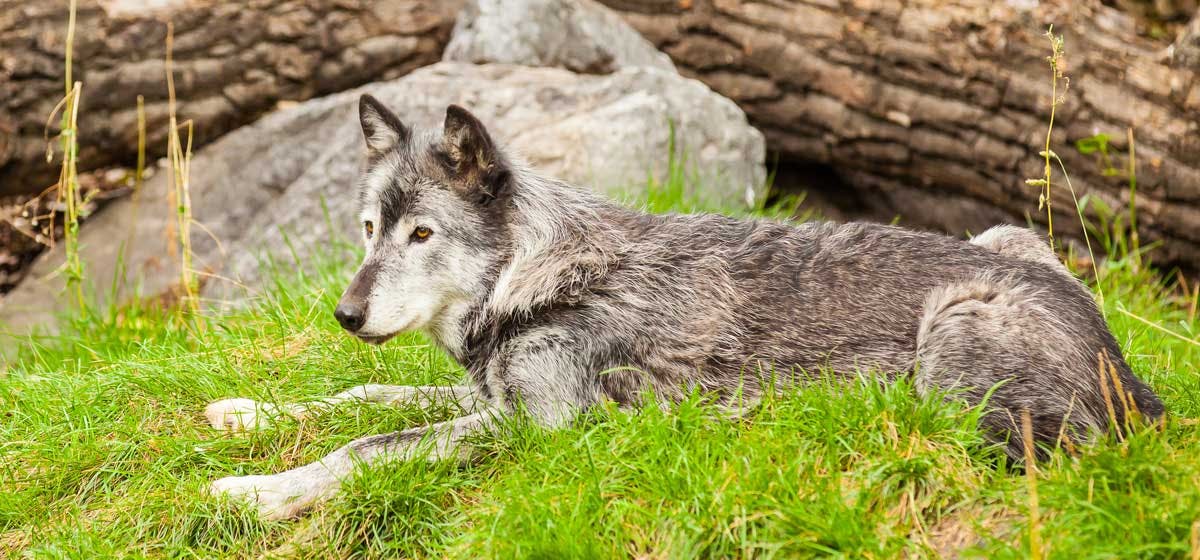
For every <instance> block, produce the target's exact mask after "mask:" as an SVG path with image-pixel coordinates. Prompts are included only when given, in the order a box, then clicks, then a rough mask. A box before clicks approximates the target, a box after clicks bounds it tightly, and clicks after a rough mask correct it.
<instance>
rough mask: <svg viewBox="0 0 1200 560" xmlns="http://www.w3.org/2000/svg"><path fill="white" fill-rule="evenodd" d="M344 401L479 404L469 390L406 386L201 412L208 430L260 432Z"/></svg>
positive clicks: (225, 405) (471, 407) (216, 406)
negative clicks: (278, 420)
mask: <svg viewBox="0 0 1200 560" xmlns="http://www.w3.org/2000/svg"><path fill="white" fill-rule="evenodd" d="M346 401H362V402H372V403H382V404H391V405H406V404H407V405H413V406H417V407H420V408H429V407H430V406H433V405H434V404H437V403H439V402H448V403H455V404H456V405H457V406H458V407H459V408H461V409H462V410H463V411H464V412H466V413H471V412H475V410H476V409H477V408H478V404H479V401H478V400H477V399H476V396H475V394H474V392H473V391H472V390H471V387H469V386H466V385H450V386H439V385H430V386H406V385H376V384H368V385H359V386H357V387H354V388H351V389H349V390H346V391H342V392H341V393H338V394H336V395H334V396H332V397H327V398H324V399H321V400H318V401H315V402H310V403H297V404H288V405H282V406H276V405H274V404H271V403H264V402H259V401H254V400H251V399H224V400H220V401H216V402H213V403H212V404H210V405H208V406H207V407H206V408H205V409H204V416H205V418H207V419H208V423H209V425H210V426H212V427H213V428H215V429H217V430H224V431H245V430H261V429H263V428H266V427H267V426H269V425H270V424H271V421H272V420H273V419H274V418H278V417H280V416H290V417H292V418H297V419H299V418H304V417H306V416H309V415H312V414H316V413H319V412H322V411H325V410H328V409H330V408H333V407H334V406H337V405H338V404H341V403H343V402H346Z"/></svg>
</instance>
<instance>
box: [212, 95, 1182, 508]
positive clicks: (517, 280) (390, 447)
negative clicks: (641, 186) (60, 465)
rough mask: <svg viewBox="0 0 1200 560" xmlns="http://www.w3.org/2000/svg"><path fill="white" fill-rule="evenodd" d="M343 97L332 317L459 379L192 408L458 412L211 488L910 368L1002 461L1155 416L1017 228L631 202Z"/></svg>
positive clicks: (309, 498)
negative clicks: (951, 232) (304, 400)
mask: <svg viewBox="0 0 1200 560" xmlns="http://www.w3.org/2000/svg"><path fill="white" fill-rule="evenodd" d="M359 110H360V119H361V124H362V129H363V132H364V135H365V137H366V151H367V164H366V169H365V173H364V174H363V176H362V179H361V186H360V193H359V196H360V199H361V214H360V216H359V218H360V220H359V221H360V222H361V224H362V239H363V243H364V244H365V245H366V256H365V258H364V260H363V262H362V265H361V266H360V268H359V270H358V272H357V274H356V275H355V276H354V279H353V281H352V282H351V283H350V285H349V287H348V288H346V291H345V293H344V295H343V296H342V298H341V300H340V302H339V303H338V305H337V308H336V310H335V311H334V314H335V316H336V318H337V320H338V322H339V323H340V324H341V325H342V326H343V327H344V328H345V330H346V331H348V332H350V333H352V334H353V335H354V336H357V337H358V338H360V339H362V340H364V341H366V342H369V343H374V344H380V343H383V342H385V341H387V340H388V339H389V338H391V337H392V336H394V335H396V334H397V333H400V332H404V331H411V330H421V331H424V332H425V333H427V334H428V336H429V337H430V339H432V340H433V341H434V342H435V343H436V344H437V345H438V346H440V347H441V348H443V349H444V350H445V351H446V352H447V353H449V355H451V356H453V357H454V359H456V360H457V361H458V362H459V363H460V364H462V365H463V367H464V368H465V369H466V371H467V372H468V380H467V381H468V383H467V384H466V385H464V386H461V387H391V386H380V385H366V386H363V387H356V388H354V389H351V390H349V391H347V392H345V393H343V394H340V395H337V396H335V397H333V398H331V399H327V400H325V401H321V402H318V403H314V404H309V405H291V406H284V407H273V406H270V405H264V404H260V403H256V402H254V401H250V400H246V399H231V400H225V401H219V402H217V403H213V404H212V405H210V406H209V408H208V410H207V415H208V418H209V420H210V422H211V423H212V424H213V426H214V427H217V428H221V429H241V428H254V427H258V426H261V425H263V424H264V423H265V422H268V421H269V419H270V417H271V416H273V415H281V414H289V415H303V414H310V413H312V412H314V411H315V410H319V409H321V408H325V407H328V406H333V405H335V404H336V403H338V402H341V401H344V400H348V399H358V400H365V401H375V402H385V403H415V404H417V405H427V404H430V403H433V402H442V401H453V402H456V403H458V404H459V405H460V406H461V407H462V409H463V410H464V411H465V412H466V415H465V416H462V417H461V418H457V419H454V420H450V421H447V422H442V423H438V424H433V425H429V426H423V427H419V428H413V429H408V430H404V431H399V432H395V433H390V434H383V435H377V436H371V437H366V438H362V439H359V440H356V441H353V442H351V443H350V444H348V445H346V446H345V447H343V448H341V449H339V450H337V451H335V452H333V453H332V454H330V455H329V456H327V457H325V458H324V459H322V460H321V461H318V462H316V463H313V464H311V465H307V466H303V467H300V468H296V469H293V470H290V471H287V472H283V473H278V474H273V475H262V476H241V477H229V478H224V479H221V480H218V481H216V482H214V483H213V485H212V489H213V490H214V491H215V492H217V493H224V494H228V495H231V496H234V497H236V498H241V499H245V500H248V501H250V502H251V503H253V504H254V505H256V506H257V508H258V510H259V512H260V514H261V515H263V516H265V517H268V518H284V517H291V516H295V515H298V514H299V513H301V512H302V511H303V510H304V509H305V508H308V507H310V506H311V505H313V504H315V503H317V502H319V501H321V500H323V499H326V498H328V497H329V496H331V495H333V494H334V493H335V492H336V491H337V489H338V487H339V481H340V480H342V479H343V478H345V477H346V476H347V475H348V474H350V473H351V471H352V470H353V468H354V465H355V464H356V463H358V462H365V463H373V462H378V461H381V460H383V459H384V458H389V459H395V458H399V459H405V458H412V457H418V456H420V457H428V458H431V459H437V458H441V457H447V456H452V455H455V454H459V453H463V452H464V449H463V447H466V446H460V445H459V444H460V442H462V441H463V439H464V438H465V437H467V436H468V435H470V434H472V433H475V432H478V431H480V430H487V429H489V428H490V427H492V426H494V425H495V424H496V422H498V421H500V420H501V419H502V418H504V417H505V416H506V415H509V414H513V413H514V412H516V411H518V410H520V411H523V412H522V414H527V415H528V416H529V417H530V418H532V419H533V420H535V421H536V422H538V423H540V424H542V425H544V426H547V427H551V428H553V427H556V426H562V425H563V424H564V423H566V422H569V421H570V420H571V419H572V418H573V417H574V416H575V415H576V414H578V413H579V412H580V411H582V410H585V409H587V408H588V407H589V406H592V405H594V404H597V403H600V402H602V401H615V402H616V403H619V405H621V406H629V407H634V406H637V405H639V404H640V401H641V399H642V398H643V397H644V396H645V395H648V394H654V395H655V396H656V400H658V401H665V402H670V401H671V400H672V399H680V398H683V397H684V396H685V395H688V394H689V393H690V392H692V391H696V390H699V391H702V392H704V393H706V394H709V395H711V396H712V398H713V400H714V402H715V403H716V405H717V406H719V407H724V408H726V409H727V410H728V411H729V413H730V414H735V415H736V414H739V413H741V412H742V411H743V410H744V409H745V407H747V406H752V405H753V403H754V401H755V399H756V398H757V397H759V396H760V395H761V394H762V392H763V391H766V390H770V388H771V387H776V386H785V385H787V384H789V383H802V382H803V381H804V380H805V379H806V378H811V377H812V376H814V375H818V374H819V373H820V372H833V373H834V374H837V375H847V376H848V375H855V374H856V373H857V372H872V371H873V372H882V373H883V375H884V379H895V378H896V377H897V376H912V379H913V382H914V385H915V387H916V389H917V391H919V392H921V393H923V394H935V395H941V396H942V397H943V398H954V399H963V400H965V401H967V402H968V403H970V404H972V405H981V404H982V405H983V406H984V407H985V412H984V413H983V416H982V420H981V423H982V426H981V429H982V430H983V431H984V433H986V434H987V435H988V436H989V437H991V438H994V440H995V441H996V442H998V443H999V444H1000V445H1004V446H1005V449H1006V451H1007V453H1008V455H1010V456H1011V457H1013V458H1014V459H1017V460H1019V459H1020V458H1021V457H1022V455H1023V453H1024V451H1025V445H1024V442H1025V440H1024V439H1022V437H1021V435H1020V434H1021V432H1020V428H1021V427H1022V426H1023V424H1022V421H1021V420H1020V419H1021V418H1022V415H1023V414H1025V413H1028V414H1029V418H1030V420H1031V421H1030V425H1031V427H1032V435H1033V439H1034V440H1035V441H1036V442H1037V444H1039V445H1040V446H1051V445H1053V444H1055V443H1056V442H1058V441H1061V439H1063V438H1068V439H1074V440H1075V441H1080V440H1085V439H1087V438H1090V437H1093V436H1094V435H1095V434H1097V433H1100V432H1103V431H1105V430H1108V429H1110V428H1113V429H1121V428H1122V427H1123V426H1125V423H1126V420H1127V416H1128V417H1129V419H1130V420H1132V418H1133V417H1134V416H1135V413H1134V411H1136V412H1137V414H1136V416H1141V417H1146V418H1156V417H1158V416H1161V415H1162V414H1163V406H1162V403H1161V402H1160V401H1159V399H1158V398H1157V397H1156V396H1155V395H1154V394H1153V393H1152V392H1151V390H1150V389H1149V388H1148V387H1147V386H1146V385H1145V384H1143V383H1142V382H1141V381H1139V380H1138V379H1137V378H1136V377H1134V375H1133V373H1132V372H1131V371H1130V368H1129V366H1128V365H1126V363H1125V360H1124V359H1123V358H1122V356H1121V350H1120V347H1119V346H1118V344H1117V342H1116V340H1114V338H1113V336H1112V334H1111V333H1110V332H1109V330H1108V327H1107V325H1106V324H1105V320H1104V318H1103V316H1102V315H1101V313H1100V311H1099V309H1098V308H1097V305H1096V303H1095V302H1094V301H1093V299H1092V296H1091V294H1090V293H1089V291H1088V290H1087V289H1086V287H1085V286H1084V285H1083V284H1082V283H1081V282H1080V281H1079V280H1077V279H1076V278H1074V277H1073V276H1072V275H1071V274H1070V272H1068V270H1067V269H1066V268H1065V267H1063V265H1062V264H1061V263H1060V262H1059V261H1058V259H1057V258H1056V256H1055V255H1054V253H1053V251H1052V250H1051V248H1050V247H1049V246H1048V245H1047V244H1046V243H1044V242H1043V241H1042V240H1041V238H1040V237H1039V236H1038V235H1036V234H1035V233H1033V232H1032V231H1029V230H1026V229H1021V228H1016V227H1011V226H999V227H996V228H993V229H991V230H988V231H987V232H985V233H984V234H982V235H979V236H977V237H975V238H974V239H973V240H971V241H970V242H965V241H960V240H956V239H952V238H950V237H946V236H943V235H938V234H932V233H921V232H915V231H908V230H905V229H901V228H897V227H889V226H883V225H872V224H864V223H851V224H840V225H839V224H833V223H805V224H800V225H788V224H782V223H772V222H768V221H756V220H738V219H733V218H729V217H724V216H718V215H668V216H662V215H648V214H644V213H641V212H638V211H636V210H632V209H628V208H625V207H622V206H620V205H617V204H614V203H610V202H608V201H606V200H604V199H602V198H600V197H599V196H597V195H595V194H592V193H590V192H588V191H586V190H583V189H579V188H576V187H572V186H570V185H567V184H564V183H563V182H561V181H557V180H554V179H551V178H547V177H543V176H541V175H539V174H537V173H536V172H535V171H533V170H531V169H528V168H527V167H526V166H525V165H523V164H522V163H521V162H519V161H518V160H517V159H516V158H515V157H513V156H512V155H510V154H508V153H507V152H506V151H505V150H504V149H503V148H502V147H501V146H500V145H499V144H498V143H497V142H496V141H495V140H493V138H492V136H491V135H490V134H489V133H488V131H487V130H486V129H485V127H484V125H483V124H482V123H481V122H480V121H479V120H478V119H477V118H475V117H474V116H473V115H472V114H471V113H469V112H468V111H466V110H465V109H462V108H460V107H457V106H453V105H452V106H450V107H449V108H448V109H447V110H446V116H445V123H444V126H443V129H442V130H440V131H439V130H424V131H421V130H413V129H411V128H410V127H408V126H406V125H405V124H404V123H403V122H402V121H401V120H400V118H399V117H397V116H396V115H395V114H393V113H392V112H391V111H389V110H388V109H387V108H385V107H384V106H383V105H382V104H380V103H379V102H378V101H376V100H375V99H373V98H371V97H370V96H363V97H362V99H361V101H360V107H359ZM1101 363H1103V364H1104V366H1103V369H1104V370H1106V371H1107V372H1108V373H1109V374H1110V375H1106V376H1101V374H1100V373H1099V371H1100V370H1101V367H1102V366H1101ZM781 382H782V383H781ZM985 400H986V402H985ZM1114 403H1116V405H1115V406H1114Z"/></svg>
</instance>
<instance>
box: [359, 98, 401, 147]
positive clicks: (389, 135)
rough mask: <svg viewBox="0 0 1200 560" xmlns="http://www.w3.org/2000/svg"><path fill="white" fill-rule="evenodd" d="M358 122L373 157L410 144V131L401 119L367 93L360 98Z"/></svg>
mask: <svg viewBox="0 0 1200 560" xmlns="http://www.w3.org/2000/svg"><path fill="white" fill-rule="evenodd" d="M358 120H359V123H361V124H362V129H363V136H364V137H366V139H367V150H368V151H370V152H371V155H379V154H382V153H384V152H386V151H388V150H391V149H392V148H395V147H397V146H399V145H401V144H403V143H405V142H408V139H409V130H408V127H406V126H404V123H402V122H400V117H397V116H396V114H395V113H393V112H391V111H389V110H388V108H387V107H384V106H383V103H380V102H379V100H378V99H375V98H374V97H371V96H370V95H368V94H365V93H364V94H363V95H362V97H359V98H358Z"/></svg>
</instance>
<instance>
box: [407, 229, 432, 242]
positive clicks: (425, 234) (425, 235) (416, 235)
mask: <svg viewBox="0 0 1200 560" xmlns="http://www.w3.org/2000/svg"><path fill="white" fill-rule="evenodd" d="M430 235H433V230H431V229H429V228H427V227H425V226H417V229H414V230H413V232H412V239H413V241H425V240H426V239H429V236H430Z"/></svg>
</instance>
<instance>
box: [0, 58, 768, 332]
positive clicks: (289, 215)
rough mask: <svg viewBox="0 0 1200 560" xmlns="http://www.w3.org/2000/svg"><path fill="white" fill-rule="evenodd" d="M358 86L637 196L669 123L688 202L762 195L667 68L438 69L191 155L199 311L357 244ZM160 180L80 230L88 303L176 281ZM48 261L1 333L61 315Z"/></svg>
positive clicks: (16, 301)
mask: <svg viewBox="0 0 1200 560" xmlns="http://www.w3.org/2000/svg"><path fill="white" fill-rule="evenodd" d="M364 92H369V93H371V94H372V95H374V96H376V97H378V98H379V99H380V100H382V101H383V102H384V103H386V104H387V105H388V106H389V107H391V108H392V109H393V110H394V111H395V112H396V113H397V114H398V115H400V117H401V118H402V119H404V120H405V121H406V122H408V123H410V124H413V125H416V126H420V127H437V126H440V124H441V121H442V118H443V115H444V112H445V109H446V106H447V105H448V104H451V103H457V104H460V105H462V106H464V107H467V108H468V109H470V110H471V111H473V112H474V113H475V114H476V115H477V116H479V117H480V118H481V119H482V120H483V122H484V123H485V124H486V125H487V126H488V128H489V131H490V132H491V133H492V134H493V136H495V137H496V138H497V139H498V140H499V141H500V142H502V143H504V144H506V145H507V146H509V147H510V148H511V149H513V150H515V151H517V152H518V153H520V154H522V155H523V156H524V158H525V159H527V160H528V161H529V162H530V163H532V164H533V165H534V166H535V167H537V168H539V169H541V170H542V171H543V172H545V173H547V174H550V175H554V176H558V177H561V178H564V179H567V180H569V181H571V182H573V183H575V184H579V185H586V186H590V187H593V188H596V189H599V190H602V191H606V192H611V193H617V192H623V191H626V190H627V189H630V188H637V187H642V188H644V187H645V185H646V183H647V181H646V179H647V177H648V176H653V177H658V178H659V179H662V178H665V176H666V173H667V162H668V154H669V150H670V149H671V146H672V140H671V136H672V134H671V129H672V125H673V128H674V136H675V138H674V149H675V150H677V151H678V152H679V153H680V154H687V162H688V166H689V168H691V170H692V171H693V172H694V173H695V174H696V175H697V176H698V177H699V179H700V180H699V181H698V182H695V183H694V185H696V190H694V191H693V193H692V194H694V195H696V196H697V197H698V198H700V199H704V200H708V201H710V202H713V203H718V204H725V205H731V204H748V203H751V202H753V201H755V200H757V199H758V198H759V197H760V196H762V195H763V189H764V183H765V171H764V168H763V159H764V144H763V137H762V135H761V134H760V133H759V132H758V131H757V130H755V129H754V128H752V127H751V126H750V125H749V124H748V123H747V121H746V117H745V115H744V114H743V113H742V111H741V110H740V109H738V108H737V106H736V105H734V103H733V102H732V101H730V100H728V99H726V98H724V97H721V96H720V95H717V94H716V93H714V92H713V91H712V90H710V89H709V88H708V87H707V86H705V85H703V84H701V83H700V82H697V81H694V80H690V79H687V78H683V77H681V76H679V75H678V74H677V73H675V72H674V71H664V70H661V69H658V68H648V67H633V68H624V69H620V70H617V71H616V72H615V73H612V74H608V75H582V74H575V73H572V72H568V71H566V70H562V69H555V68H530V67H523V66H508V65H472V64H463V63H451V62H442V63H438V64H435V65H433V66H429V67H426V68H422V69H420V70H417V71H416V72H413V73H412V74H410V75H408V76H405V77H403V78H400V79H397V80H394V81H390V82H382V83H376V84H371V85H368V86H364V87H362V88H359V89H357V90H352V91H348V92H344V93H340V94H336V95H332V96H329V97H324V98H319V99H314V100H310V101H306V102H303V103H300V104H298V105H296V106H293V107H291V108H289V109H285V110H282V111H279V112H276V113H273V114H270V115H268V116H266V117H264V118H263V119H261V120H259V121H258V122H256V123H254V124H252V125H249V126H246V127H243V128H240V129H238V130H236V131H234V132H232V133H230V134H228V135H226V136H224V137H222V138H221V139H220V140H218V141H217V142H215V143H213V144H211V145H209V146H207V147H205V148H204V149H202V150H201V151H200V152H199V153H198V154H197V155H196V157H195V159H194V160H193V162H192V175H191V194H192V205H193V214H194V217H195V219H196V221H197V222H199V223H200V224H201V225H202V227H199V226H198V227H194V228H193V230H192V242H193V246H194V251H195V268H196V269H199V270H203V271H206V272H207V273H208V274H207V275H206V278H207V281H206V286H205V295H206V296H207V297H208V298H210V301H236V300H239V299H241V298H243V297H245V296H246V295H247V294H249V295H253V294H254V293H255V291H256V290H257V289H258V288H259V286H260V284H259V282H260V281H261V279H262V278H261V274H262V272H261V270H262V268H261V262H262V260H261V259H262V258H263V257H269V258H273V259H275V260H277V261H280V260H282V261H284V262H291V260H292V259H293V250H295V255H294V258H296V259H297V260H298V261H299V262H300V263H304V262H307V260H308V258H309V257H310V256H311V252H312V251H313V250H315V249H319V248H321V247H322V246H326V245H328V243H329V240H330V239H332V238H333V237H334V236H336V235H345V236H346V238H347V239H356V238H357V235H356V232H357V224H356V221H357V220H356V217H355V215H356V208H355V206H356V204H357V202H356V196H355V184H356V180H357V178H358V173H359V170H360V166H361V165H362V159H363V157H364V148H363V140H362V133H361V130H360V129H359V123H358V117H357V103H358V97H359V95H360V94H361V93H364ZM184 117H186V115H184ZM167 175H168V173H164V172H160V173H158V174H157V175H156V176H155V177H154V178H153V179H152V180H150V181H148V182H147V183H146V185H145V187H144V190H143V192H142V193H141V195H140V196H139V197H138V199H136V200H135V199H134V198H128V199H123V200H120V201H117V202H114V203H113V204H111V205H109V206H108V207H106V208H105V209H103V210H102V211H101V212H99V213H98V214H97V215H96V216H94V217H92V218H91V219H90V220H89V221H88V222H87V224H85V226H84V227H83V228H81V237H80V239H81V244H82V247H83V249H82V258H83V261H84V264H85V268H86V274H87V277H88V279H89V281H91V282H93V283H94V284H93V286H92V287H91V288H92V291H93V292H94V293H95V294H96V298H97V299H99V300H101V302H103V301H104V300H106V299H108V298H109V297H110V294H111V293H112V292H113V291H114V290H111V289H110V288H111V286H112V282H113V279H114V278H115V279H117V289H116V290H115V293H116V297H117V299H118V300H124V299H126V298H129V297H131V295H132V294H133V293H135V291H136V292H137V293H140V294H141V295H142V296H153V295H156V294H161V293H164V292H168V291H170V290H171V289H172V286H173V285H177V284H176V282H177V279H178V266H179V264H178V258H177V257H175V256H173V253H172V252H171V250H170V245H169V242H168V239H167V236H166V235H165V233H164V232H166V231H167V230H168V224H169V222H171V221H173V220H174V212H173V211H172V210H171V209H170V208H169V204H168V202H167V195H166V192H167V186H168V185H167ZM327 215H328V217H329V218H328V219H327V218H326V216H327ZM217 240H219V241H220V242H219V243H218V242H217ZM122 252H123V258H121V255H122ZM62 262H63V254H62V245H61V244H60V245H59V247H58V248H56V249H55V250H53V251H49V252H48V253H47V254H45V255H43V256H42V257H41V258H40V259H39V261H38V262H37V263H36V264H35V265H34V266H35V268H34V269H33V271H32V273H31V274H30V276H29V277H28V278H29V280H27V281H26V282H24V283H23V284H22V285H20V286H18V287H17V288H16V290H14V291H13V292H12V293H10V294H9V295H8V296H7V297H6V298H5V301H4V303H3V305H0V323H7V324H8V327H7V328H8V330H10V331H11V332H14V333H18V334H20V333H24V332H27V331H29V330H30V329H31V328H32V327H34V326H37V325H42V326H43V327H46V328H48V329H52V328H53V318H54V313H55V311H57V310H59V309H61V308H63V307H65V306H66V305H67V298H65V297H63V294H64V288H63V280H62V278H61V276H54V275H52V274H51V273H52V271H54V270H55V269H57V268H58V267H59V266H60V264H61V263H62ZM135 287H137V288H138V289H137V290H135ZM50 302H56V303H55V304H54V305H51V304H50Z"/></svg>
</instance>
